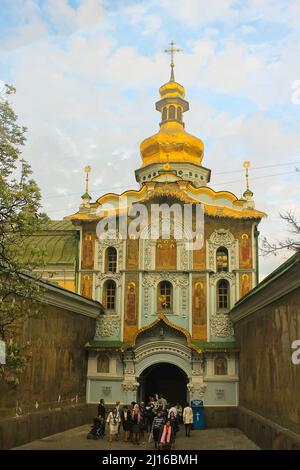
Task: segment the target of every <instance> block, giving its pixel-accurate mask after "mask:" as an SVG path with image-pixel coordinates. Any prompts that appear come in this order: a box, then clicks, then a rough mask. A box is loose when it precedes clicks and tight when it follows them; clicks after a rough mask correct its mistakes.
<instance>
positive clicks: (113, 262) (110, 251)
mask: <svg viewBox="0 0 300 470" xmlns="http://www.w3.org/2000/svg"><path fill="white" fill-rule="evenodd" d="M105 255H106V258H105V271H106V272H108V273H115V272H116V270H117V250H116V249H115V248H114V247H113V246H109V247H108V248H107V249H106V253H105Z"/></svg>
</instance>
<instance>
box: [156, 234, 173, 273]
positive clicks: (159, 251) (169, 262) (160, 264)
mask: <svg viewBox="0 0 300 470" xmlns="http://www.w3.org/2000/svg"><path fill="white" fill-rule="evenodd" d="M176 251H177V250H176V241H175V240H174V239H172V238H171V239H166V240H164V239H159V240H158V242H157V244H156V269H176V268H177V254H176Z"/></svg>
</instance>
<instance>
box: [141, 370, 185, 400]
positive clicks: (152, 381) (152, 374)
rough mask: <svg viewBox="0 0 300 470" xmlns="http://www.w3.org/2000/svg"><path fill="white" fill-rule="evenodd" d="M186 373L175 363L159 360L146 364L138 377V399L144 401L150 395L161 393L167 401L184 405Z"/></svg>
mask: <svg viewBox="0 0 300 470" xmlns="http://www.w3.org/2000/svg"><path fill="white" fill-rule="evenodd" d="M188 380H189V379H188V377H187V375H186V373H185V372H184V371H183V370H182V369H181V368H180V367H178V366H176V365H175V364H170V363H168V362H159V363H155V364H152V365H150V366H148V367H147V368H146V369H144V370H143V372H142V373H141V374H140V377H139V383H140V387H139V401H145V400H147V399H148V397H149V396H150V395H151V396H153V395H155V394H156V393H157V394H158V395H163V397H164V398H165V399H166V400H167V401H168V402H169V403H171V402H175V403H177V402H179V403H181V404H182V405H184V404H185V403H186V401H187V398H188V397H187V394H188V389H187V383H188Z"/></svg>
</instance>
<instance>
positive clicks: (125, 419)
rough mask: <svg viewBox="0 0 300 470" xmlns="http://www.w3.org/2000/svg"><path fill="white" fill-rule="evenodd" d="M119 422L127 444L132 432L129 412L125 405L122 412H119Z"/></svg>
mask: <svg viewBox="0 0 300 470" xmlns="http://www.w3.org/2000/svg"><path fill="white" fill-rule="evenodd" d="M121 421H122V425H123V431H124V441H125V442H127V441H129V438H130V433H131V431H132V417H131V411H130V409H129V408H128V406H126V405H125V406H124V407H123V410H122V411H121Z"/></svg>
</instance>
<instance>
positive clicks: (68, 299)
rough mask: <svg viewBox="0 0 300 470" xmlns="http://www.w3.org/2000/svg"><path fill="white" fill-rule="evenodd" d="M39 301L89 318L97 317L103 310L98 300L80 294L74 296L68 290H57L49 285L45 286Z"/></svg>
mask: <svg viewBox="0 0 300 470" xmlns="http://www.w3.org/2000/svg"><path fill="white" fill-rule="evenodd" d="M75 295H76V294H75ZM41 301H42V302H44V303H46V304H48V305H53V306H54V307H59V308H63V309H65V310H69V311H71V312H72V313H77V314H80V315H84V316H86V317H91V318H97V317H98V316H99V314H100V313H101V312H102V311H103V307H102V305H101V304H100V303H98V302H95V301H92V300H89V299H86V298H85V297H82V296H80V295H76V297H74V294H72V292H70V291H64V292H59V291H58V290H57V289H55V288H53V290H52V289H51V286H50V287H49V286H47V290H46V291H45V292H44V293H43V294H42V297H41Z"/></svg>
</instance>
